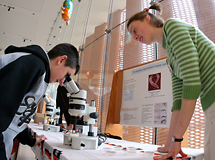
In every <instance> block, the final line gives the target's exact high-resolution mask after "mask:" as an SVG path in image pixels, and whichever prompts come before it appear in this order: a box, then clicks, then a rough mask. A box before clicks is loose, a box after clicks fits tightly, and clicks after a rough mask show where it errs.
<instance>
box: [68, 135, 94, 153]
mask: <svg viewBox="0 0 215 160" xmlns="http://www.w3.org/2000/svg"><path fill="white" fill-rule="evenodd" d="M64 144H65V145H71V148H72V149H78V150H96V149H97V148H98V137H91V136H86V135H79V134H64Z"/></svg>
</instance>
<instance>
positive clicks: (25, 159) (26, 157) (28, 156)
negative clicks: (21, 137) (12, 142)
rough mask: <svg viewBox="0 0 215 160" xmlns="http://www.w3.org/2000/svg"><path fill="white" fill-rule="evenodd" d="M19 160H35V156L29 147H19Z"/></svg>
mask: <svg viewBox="0 0 215 160" xmlns="http://www.w3.org/2000/svg"><path fill="white" fill-rule="evenodd" d="M17 160H35V155H34V153H33V151H32V150H31V148H30V147H29V146H27V145H22V144H20V145H19V151H18V157H17Z"/></svg>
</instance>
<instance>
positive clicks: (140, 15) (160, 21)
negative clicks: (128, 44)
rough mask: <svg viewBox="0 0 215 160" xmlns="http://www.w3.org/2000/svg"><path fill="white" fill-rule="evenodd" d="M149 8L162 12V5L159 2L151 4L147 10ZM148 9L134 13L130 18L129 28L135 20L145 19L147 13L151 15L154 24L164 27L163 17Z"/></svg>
mask: <svg viewBox="0 0 215 160" xmlns="http://www.w3.org/2000/svg"><path fill="white" fill-rule="evenodd" d="M149 9H154V10H156V11H158V12H160V13H161V12H162V10H161V5H160V4H159V3H157V2H155V3H153V5H152V6H150V7H149V8H146V10H149ZM146 10H143V11H141V12H138V13H136V14H134V15H133V16H131V17H130V18H129V20H128V23H127V28H128V27H129V25H130V24H131V22H133V21H138V20H139V21H143V20H144V18H145V17H146V15H149V16H150V19H151V21H150V23H151V24H152V25H153V26H155V27H158V28H160V27H163V25H164V21H163V19H162V18H161V17H158V16H155V15H154V14H151V13H150V12H148V11H146Z"/></svg>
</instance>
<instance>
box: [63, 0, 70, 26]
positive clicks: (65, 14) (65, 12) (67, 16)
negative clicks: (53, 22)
mask: <svg viewBox="0 0 215 160" xmlns="http://www.w3.org/2000/svg"><path fill="white" fill-rule="evenodd" d="M72 10H73V2H72V0H65V1H64V2H63V6H62V7H61V15H62V19H63V20H64V21H66V25H67V26H68V25H69V21H70V17H71V14H72Z"/></svg>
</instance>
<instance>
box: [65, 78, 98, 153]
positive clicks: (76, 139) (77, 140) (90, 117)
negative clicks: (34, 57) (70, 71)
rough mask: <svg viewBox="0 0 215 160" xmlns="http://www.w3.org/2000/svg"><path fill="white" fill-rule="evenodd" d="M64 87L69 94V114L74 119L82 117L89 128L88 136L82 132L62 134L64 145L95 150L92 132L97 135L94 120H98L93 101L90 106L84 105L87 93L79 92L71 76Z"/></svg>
mask: <svg viewBox="0 0 215 160" xmlns="http://www.w3.org/2000/svg"><path fill="white" fill-rule="evenodd" d="M64 87H65V88H66V89H67V91H68V92H69V93H70V98H69V107H70V108H69V114H70V115H71V116H73V117H75V118H80V117H82V116H83V121H84V123H85V124H88V127H89V131H88V134H84V133H83V130H81V132H80V130H79V131H78V132H75V133H71V132H67V133H64V144H65V145H71V148H73V149H78V150H85V149H97V147H98V137H96V136H94V132H93V131H96V135H97V130H95V129H94V128H95V127H94V124H95V120H96V119H97V118H98V113H97V112H96V107H95V101H94V100H92V101H91V106H90V105H89V104H87V103H86V98H87V91H85V90H79V88H78V87H77V85H76V84H75V82H74V81H73V79H72V78H71V76H67V77H66V79H65V82H64Z"/></svg>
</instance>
